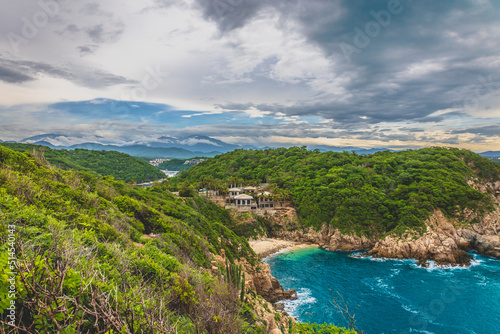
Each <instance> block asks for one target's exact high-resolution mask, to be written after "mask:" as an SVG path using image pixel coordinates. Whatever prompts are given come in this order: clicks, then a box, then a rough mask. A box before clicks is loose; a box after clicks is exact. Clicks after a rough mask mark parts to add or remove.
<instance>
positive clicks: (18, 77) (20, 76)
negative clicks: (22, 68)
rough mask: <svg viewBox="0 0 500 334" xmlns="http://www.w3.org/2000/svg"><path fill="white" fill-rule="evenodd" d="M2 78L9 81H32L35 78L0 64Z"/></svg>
mask: <svg viewBox="0 0 500 334" xmlns="http://www.w3.org/2000/svg"><path fill="white" fill-rule="evenodd" d="M0 80H2V81H4V82H8V83H23V82H27V81H31V80H33V78H32V77H30V76H29V75H26V74H24V73H21V72H19V71H16V70H13V69H11V68H8V67H5V66H2V65H0Z"/></svg>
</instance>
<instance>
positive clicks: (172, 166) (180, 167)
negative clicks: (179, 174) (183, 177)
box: [158, 157, 206, 171]
mask: <svg viewBox="0 0 500 334" xmlns="http://www.w3.org/2000/svg"><path fill="white" fill-rule="evenodd" d="M194 159H206V158H203V157H202V158H200V157H196V158H194ZM191 160H193V159H189V160H186V159H172V160H170V161H165V162H162V163H161V164H159V165H158V168H159V169H162V170H171V171H185V170H188V169H189V168H191V167H193V166H196V165H197V164H196V163H187V164H186V163H185V162H186V161H191Z"/></svg>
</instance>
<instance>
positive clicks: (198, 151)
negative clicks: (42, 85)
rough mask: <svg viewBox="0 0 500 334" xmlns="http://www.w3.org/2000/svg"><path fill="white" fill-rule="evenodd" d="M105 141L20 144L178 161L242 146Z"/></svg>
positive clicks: (35, 139)
mask: <svg viewBox="0 0 500 334" xmlns="http://www.w3.org/2000/svg"><path fill="white" fill-rule="evenodd" d="M100 139H102V137H99V136H92V137H90V138H89V137H83V136H67V135H64V134H54V133H50V134H43V135H37V136H32V137H29V138H24V139H23V140H21V141H19V142H20V143H29V144H35V145H43V146H48V147H50V148H54V149H69V150H71V149H75V148H84V149H88V150H99V151H101V150H104V151H118V152H122V153H127V154H130V155H133V156H136V157H150V158H178V159H189V158H194V157H201V156H204V157H214V156H216V155H218V154H222V153H226V152H229V151H232V150H234V149H236V148H241V146H237V145H231V144H227V143H224V142H223V141H220V140H217V139H215V138H211V137H207V136H196V135H194V136H189V137H185V138H175V137H169V136H162V137H159V138H157V139H156V140H153V141H143V142H137V141H130V142H129V143H127V144H116V143H110V142H109V141H101V140H100Z"/></svg>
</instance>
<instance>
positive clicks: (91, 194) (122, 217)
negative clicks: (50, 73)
mask: <svg viewBox="0 0 500 334" xmlns="http://www.w3.org/2000/svg"><path fill="white" fill-rule="evenodd" d="M0 222H1V223H0V245H1V246H0V248H1V249H0V313H1V314H2V317H1V320H0V331H2V332H6V333H61V334H62V333H72V334H73V333H103V334H104V333H107V334H109V333H250V334H251V333H255V334H257V333H259V334H260V333H264V332H265V322H264V323H263V322H262V319H259V317H258V316H257V315H256V312H255V311H254V309H253V307H254V301H255V300H256V299H258V298H261V297H260V296H256V297H255V292H253V291H250V292H251V296H254V297H251V296H249V295H247V294H245V289H244V287H245V284H244V283H245V276H244V273H243V272H242V267H241V266H239V265H236V264H235V263H234V260H235V259H238V260H242V259H246V261H248V262H249V263H251V264H257V263H256V256H255V254H254V253H253V251H252V250H251V248H250V247H249V245H248V242H247V241H246V239H245V238H241V237H238V236H237V235H236V234H235V233H234V232H233V231H232V230H231V229H230V228H228V226H236V225H237V223H236V222H235V221H234V218H232V217H231V215H229V213H228V212H227V211H226V210H224V209H222V208H219V207H218V206H217V205H215V204H213V203H211V202H209V201H207V200H206V199H204V198H202V197H200V196H198V195H194V196H193V197H189V198H181V197H177V196H174V195H172V194H171V193H170V192H168V191H166V190H165V188H164V185H160V184H158V185H155V186H153V187H151V188H148V189H141V188H136V187H132V186H131V185H128V184H126V183H124V182H123V181H116V180H114V178H112V177H109V176H104V177H102V176H98V175H94V174H91V173H88V172H85V171H66V170H62V169H58V168H55V167H53V166H51V165H49V164H48V163H47V161H46V160H45V159H44V158H43V156H41V155H32V154H31V153H29V152H15V151H12V150H10V149H7V148H5V147H2V146H0ZM222 253H225V255H226V258H227V260H228V262H227V264H226V269H225V270H224V268H221V266H219V268H220V270H219V271H218V275H219V277H214V276H211V275H210V274H209V271H208V270H206V269H208V268H211V261H212V260H213V254H222ZM10 257H13V258H15V259H16V260H15V261H12V259H11V258H10ZM218 275H215V276H218ZM222 275H224V277H225V279H222V277H221V276H222ZM252 298H254V299H253V300H252ZM9 308H14V310H15V311H14V314H15V315H16V318H15V319H12V318H8V317H6V316H7V315H10V314H12V312H11V311H10V310H9ZM11 320H12V321H11ZM304 326H305V325H304ZM304 326H302V325H299V326H298V327H297V328H298V329H300V333H313V332H314V331H315V330H314V329H313V327H311V328H309V329H307V328H308V327H304ZM308 326H309V325H308ZM318 328H319V327H318ZM328 328H331V329H332V330H335V331H334V332H335V333H337V332H338V333H344V332H340V331H337V328H336V327H334V326H329V327H328ZM298 329H297V330H298ZM293 332H295V328H294V329H293ZM297 333H299V332H297ZM345 333H350V332H345Z"/></svg>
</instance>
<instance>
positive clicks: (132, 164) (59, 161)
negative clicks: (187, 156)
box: [1, 143, 165, 183]
mask: <svg viewBox="0 0 500 334" xmlns="http://www.w3.org/2000/svg"><path fill="white" fill-rule="evenodd" d="M1 145H3V146H5V147H7V148H10V149H12V150H15V151H19V152H33V150H35V152H38V153H37V154H42V152H43V155H44V157H45V158H46V159H47V161H48V162H49V163H50V164H52V165H54V166H56V167H59V168H62V169H66V170H69V169H72V170H78V171H87V172H95V173H97V174H101V175H110V176H113V177H114V178H115V179H117V180H122V181H125V182H138V183H142V182H148V181H155V180H159V179H164V178H165V174H164V173H163V172H161V171H160V170H158V169H157V168H155V167H153V166H151V165H150V164H149V163H147V162H145V161H143V160H140V159H138V158H134V157H132V156H130V155H128V154H125V153H120V152H116V151H93V150H85V149H80V148H77V149H74V150H54V149H51V148H49V147H45V146H40V145H31V144H17V143H15V144H14V143H1Z"/></svg>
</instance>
